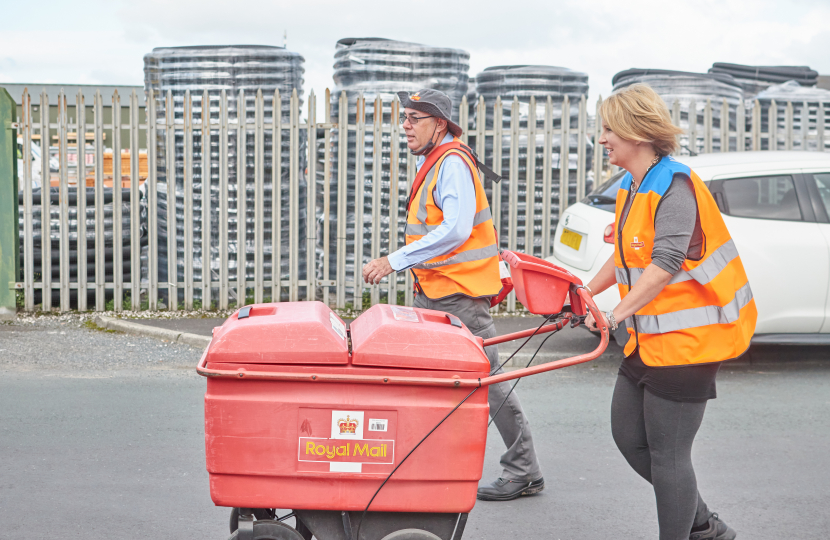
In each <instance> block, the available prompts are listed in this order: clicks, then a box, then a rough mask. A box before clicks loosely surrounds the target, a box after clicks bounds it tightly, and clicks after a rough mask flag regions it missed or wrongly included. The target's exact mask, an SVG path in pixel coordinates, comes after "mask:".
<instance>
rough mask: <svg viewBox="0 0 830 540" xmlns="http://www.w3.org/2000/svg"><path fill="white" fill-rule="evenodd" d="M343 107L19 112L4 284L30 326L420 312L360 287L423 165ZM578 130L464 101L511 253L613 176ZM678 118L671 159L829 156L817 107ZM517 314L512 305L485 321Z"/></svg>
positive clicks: (545, 242)
mask: <svg viewBox="0 0 830 540" xmlns="http://www.w3.org/2000/svg"><path fill="white" fill-rule="evenodd" d="M351 97H352V101H353V102H354V100H356V105H357V106H356V108H355V107H354V106H352V107H351V109H350V106H349V96H347V95H346V94H345V93H342V94H341V95H340V96H339V99H338V100H337V101H335V102H332V100H331V96H330V93H329V91H328V90H327V91H326V94H325V100H324V104H325V105H324V107H325V110H324V111H323V114H322V115H321V118H318V111H317V100H316V98H315V96H314V93H313V92H312V93H311V95H310V96H309V99H308V102H307V104H306V105H305V107H303V106H302V102H301V99H300V97H299V96H298V95H297V92H296V91H295V92H293V93H292V95H290V96H282V95H280V93H279V92H276V93H274V94H273V95H268V96H264V95H263V94H262V92H257V93H256V95H254V96H251V95H245V94H244V93H242V92H240V93H239V95H233V96H231V95H227V94H226V93H225V92H224V91H223V92H221V93H219V92H216V93H209V92H207V91H205V92H203V93H199V94H193V95H191V93H190V92H186V93H185V94H184V95H183V96H178V97H177V96H174V95H173V94H172V93H167V94H166V95H148V96H147V100H146V107H144V108H142V107H139V101H138V98H137V96H136V94H135V93H133V94H132V95H130V96H128V97H127V98H126V99H125V102H126V103H125V104H122V103H121V97H120V96H119V95H118V94H117V93H116V94H114V95H113V98H112V103H111V104H109V103H108V104H107V106H109V105H111V113H110V114H109V115H108V118H105V111H104V103H103V100H102V98H101V94H100V93H96V95H95V98H94V100H93V101H94V102H93V103H91V104H88V103H85V102H84V96H83V95H82V94H80V93H79V95H78V96H75V97H74V99H72V103H71V104H70V98H69V97H68V96H66V95H64V94H63V93H61V94H60V96H59V97H58V104H57V111H58V114H57V118H56V120H55V121H53V120H52V119H50V116H49V113H48V111H49V110H50V104H49V103H48V97H47V95H46V94H45V93H44V94H42V95H41V96H40V99H39V103H37V104H35V105H33V103H32V96H31V95H30V94H28V92H24V95H23V98H22V113H21V118H20V122H19V124H18V125H17V126H18V128H19V133H20V146H21V148H22V150H21V158H22V164H23V166H22V167H21V168H20V170H19V176H20V193H19V205H20V210H21V212H20V238H21V255H22V257H21V261H22V272H21V274H22V275H21V278H20V279H21V281H19V282H16V283H14V284H13V285H14V287H15V288H17V289H19V290H21V291H22V293H23V306H24V309H25V310H26V311H34V310H36V309H38V308H40V309H43V310H49V309H55V308H58V309H60V310H61V311H67V310H72V309H78V310H82V311H85V310H95V311H104V310H110V309H112V310H116V311H120V310H131V311H138V310H156V309H160V308H166V309H171V310H176V309H188V310H189V309H193V308H199V307H201V308H207V309H211V308H214V309H226V308H229V307H233V306H237V307H238V306H241V305H244V304H246V303H251V302H255V303H258V302H263V301H274V302H277V301H296V300H321V301H323V302H325V303H327V304H329V305H331V306H333V307H337V308H341V309H357V310H360V309H363V308H364V307H365V306H367V305H370V304H374V303H377V302H391V303H400V304H406V305H411V303H412V282H411V274H409V273H400V274H397V275H396V274H393V275H392V276H390V277H389V278H387V279H385V280H384V281H383V282H382V283H381V284H380V285H376V286H366V285H365V284H364V283H363V282H362V279H361V268H362V265H363V264H364V263H365V262H366V261H368V260H369V259H372V258H376V257H379V256H382V255H384V254H387V253H390V252H392V251H394V250H396V249H398V248H399V247H401V246H402V245H403V242H404V237H403V231H404V228H405V222H406V216H405V212H406V209H405V201H406V195H407V194H408V190H409V186H410V184H411V182H412V180H413V179H414V177H415V171H416V166H415V165H416V161H415V160H416V158H415V157H414V156H412V155H411V154H410V153H409V152H408V151H407V149H406V144H405V135H404V133H403V129H402V127H401V125H400V124H399V122H398V120H397V119H398V116H399V113H400V103H399V101H398V100H397V98H395V99H394V100H393V101H387V102H384V101H383V100H382V99H381V98H380V97H378V98H376V99H375V100H374V102H372V101H367V100H365V99H364V98H363V97H362V96H351ZM268 104H270V105H271V106H267V105H268ZM274 104H279V105H280V106H274ZM599 104H600V102H597V104H596V110H598V108H599ZM587 110H588V106H587V103H586V100H585V98H584V97H582V98H581V99H580V100H578V101H574V102H569V100H568V99H567V97H566V98H565V99H564V101H563V102H556V103H554V102H553V101H552V100H551V98H547V99H546V100H539V101H537V100H536V99H535V98H532V99H531V100H530V101H529V102H522V103H520V102H519V101H518V100H517V99H514V100H513V101H506V102H504V103H502V101H501V99H500V98H499V99H497V100H496V101H495V102H494V103H485V102H484V99H483V98H481V99H480V100H479V101H478V102H477V103H474V104H472V106H470V104H468V103H467V101H466V99H464V100H463V101H462V103H461V105H460V108H459V124H460V125H462V126H469V128H468V129H467V130H465V133H464V135H463V136H462V140H463V141H464V142H465V143H467V144H469V145H470V146H471V147H472V148H473V149H474V150H475V151H476V152H477V153H478V155H479V157H480V158H481V159H482V161H484V162H485V163H487V164H488V165H490V166H492V167H493V168H494V169H495V170H497V171H500V172H501V173H502V174H503V176H504V180H503V181H502V182H501V183H500V184H491V182H489V181H488V182H486V184H485V186H484V187H485V190H486V192H487V194H488V197H489V198H490V201H491V208H492V213H493V219H494V223H495V224H496V226H497V229H498V232H499V238H500V246H501V247H502V248H505V249H519V250H521V251H525V252H528V253H532V254H534V255H536V256H540V257H547V256H549V255H551V254H552V251H553V250H552V242H553V237H554V234H553V232H554V230H555V227H556V224H557V222H558V220H559V217H560V216H561V214H562V212H563V211H564V210H565V208H566V207H567V206H568V205H569V204H573V203H574V202H575V201H579V200H581V199H582V198H583V197H584V196H585V194H586V191H589V190H590V187H591V186H592V185H593V183H595V182H597V181H599V182H601V181H603V180H604V179H606V178H608V176H609V175H610V174H611V172H612V171H611V170H609V168H608V167H607V164H606V163H605V162H604V161H603V154H602V152H601V151H598V150H595V149H594V148H593V141H596V140H597V138H598V136H599V129H600V127H601V122H598V121H595V120H594V118H595V117H591V118H589V115H588V113H587ZM124 111H126V112H127V115H126V116H127V118H128V121H126V122H124V121H123V118H124V115H123V113H124ZM350 111H352V112H350ZM353 111H356V113H354V112H353ZM689 111H693V113H692V114H690V113H689ZM671 113H672V120H673V122H674V123H675V124H677V125H680V126H681V127H683V128H684V134H683V135H681V136H680V142H681V144H682V145H683V148H684V150H682V151H681V153H687V154H688V153H690V152H691V153H700V152H713V151H715V152H717V151H721V152H728V151H744V150H784V149H803V150H819V151H824V150H825V149H826V146H827V142H826V141H825V130H824V127H825V125H824V124H825V110H824V105H823V104H808V103H790V102H788V103H782V104H777V103H775V102H771V103H767V104H761V103H759V102H757V101H756V102H755V103H753V104H750V106H749V107H746V106H744V105H743V104H739V105H737V106H734V105H728V104H727V103H726V102H725V101H724V102H723V103H712V102H709V101H707V102H706V103H694V102H692V103H690V104H689V105H688V106H685V107H681V105H680V103H678V102H675V103H674V106H673V108H672V109H671ZM690 120H692V121H690ZM38 140H39V141H40V148H41V149H43V151H42V157H41V160H40V162H39V166H40V170H39V171H37V170H33V163H36V161H33V158H32V152H33V149H36V148H37V141H38ZM33 141H34V142H35V144H34V145H33V144H32V143H33ZM47 141H48V143H49V144H47ZM141 141H146V142H145V144H144V146H145V147H144V148H141V147H140V146H141ZM52 142H54V144H52ZM47 146H48V147H49V149H50V151H49V152H47V151H46V148H47ZM50 156H52V157H53V158H54V159H51V160H50ZM50 162H51V165H50ZM36 173H39V175H38V174H36ZM37 176H39V177H40V182H41V185H40V186H38V185H37V180H36V177H37ZM563 179H564V181H561V180H563ZM519 307H520V306H517V304H516V300H515V297H514V296H513V295H512V294H511V295H510V297H508V299H507V301H506V302H505V303H504V304H503V305H502V306H500V307H499V308H496V309H503V310H507V311H514V310H516V309H517V308H519Z"/></svg>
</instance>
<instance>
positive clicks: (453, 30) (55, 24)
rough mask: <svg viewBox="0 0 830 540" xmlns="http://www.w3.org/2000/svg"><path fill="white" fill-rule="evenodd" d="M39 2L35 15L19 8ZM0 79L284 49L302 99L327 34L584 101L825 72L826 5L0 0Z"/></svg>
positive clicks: (108, 81) (596, 0)
mask: <svg viewBox="0 0 830 540" xmlns="http://www.w3.org/2000/svg"><path fill="white" fill-rule="evenodd" d="M26 5H36V6H37V12H35V11H34V10H30V9H27V8H25V7H24V6H26ZM0 7H2V12H3V13H5V14H12V13H14V14H15V18H14V24H13V25H11V26H9V27H7V28H10V29H4V30H3V31H2V32H0V83H2V82H8V83H63V84H101V85H122V84H123V85H143V82H144V74H143V65H144V64H143V56H144V54H146V53H148V52H150V51H151V50H152V49H153V48H154V47H162V46H180V45H227V44H261V45H282V44H283V35H284V33H287V36H288V41H287V45H288V49H290V50H292V51H296V52H299V53H300V54H302V55H303V57H304V58H305V61H306V63H305V69H306V72H305V92H306V95H307V94H308V92H309V90H310V89H312V88H313V89H314V90H315V92H316V93H317V95H318V96H319V95H321V94H323V93H324V92H325V88H326V87H329V88H332V89H333V87H334V83H333V81H332V64H333V59H334V50H335V44H336V42H337V40H339V39H341V38H344V37H385V38H390V39H399V40H403V41H412V42H417V43H423V44H427V45H432V46H438V47H454V48H460V49H464V50H466V51H469V53H470V75H471V76H474V75H475V74H476V73H478V72H480V71H482V70H483V69H484V68H486V67H488V66H494V65H505V64H545V65H555V66H563V67H567V68H571V69H575V70H578V71H583V72H586V73H587V74H588V75H589V84H590V94H589V100H591V101H595V100H596V99H597V98H598V97H599V96H600V95H608V94H609V93H610V92H611V78H612V77H613V75H614V74H615V73H617V72H618V71H622V70H624V69H628V68H631V67H640V68H661V69H675V70H683V71H697V72H705V71H706V70H707V69H708V68H709V67H711V65H712V63H713V62H731V63H740V64H752V65H808V66H810V67H812V68H813V69H815V70H817V71H818V72H819V73H822V74H830V54H828V53H827V51H830V24H828V22H830V1H828V0H823V1H820V0H787V1H786V2H784V1H777V2H776V1H771V0H717V1H714V0H695V1H686V0H682V1H673V2H672V1H666V0H626V1H622V0H590V1H585V0H558V1H557V0H554V1H551V0H545V1H528V2H522V1H515V2H507V3H505V2H494V1H492V0H478V1H477V2H465V1H459V0H455V1H454V2H450V1H447V0H444V1H433V0H419V1H410V2H382V1H378V0H364V1H359V2H355V1H343V0H339V1H334V0H301V1H296V0H294V1H286V0H268V1H264V0H234V1H232V2H228V1H218V0H199V1H192V0H139V1H124V0H108V1H106V2H105V1H100V0H76V1H74V2H68V1H65V0H64V1H57V0H40V1H39V2H37V3H36V4H26V3H23V2H19V1H18V0H14V1H12V0H0Z"/></svg>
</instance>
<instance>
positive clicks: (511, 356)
mask: <svg viewBox="0 0 830 540" xmlns="http://www.w3.org/2000/svg"><path fill="white" fill-rule="evenodd" d="M556 315H558V313H557V314H555V315H548V316H547V317H545V320H544V321H542V324H540V325H539V326H538V328H536V330H534V331H533V333H532V334H530V335H529V336H528V337H527V339H526V340H524V343H522V344H521V345H519V348H518V349H516V350H515V351H513V354H511V355H510V356H508V357H507V360H505V361H504V362H502V363H501V364H500V365H499V367H497V368H495V369H493V370H492V371H490V375H495V374H496V373H498V371H499V370H500V369H501V368H503V367H504V365H505V364H506V363H508V362H509V361H510V359H511V358H513V357H514V356H516V354H517V353H518V352H519V351H521V350H522V348H523V347H524V346H525V345H527V342H528V341H530V340H531V339H533V336H535V335H536V334H537V333H538V332H539V330H541V329H542V327H543V326H545V323H548V322H550V320H551V318H552V317H556ZM492 346H493V347H495V345H492Z"/></svg>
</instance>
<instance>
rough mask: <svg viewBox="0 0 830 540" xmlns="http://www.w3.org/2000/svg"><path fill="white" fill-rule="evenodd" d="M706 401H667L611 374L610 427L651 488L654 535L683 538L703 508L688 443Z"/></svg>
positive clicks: (703, 517)
mask: <svg viewBox="0 0 830 540" xmlns="http://www.w3.org/2000/svg"><path fill="white" fill-rule="evenodd" d="M705 410H706V402H705V401H704V402H701V403H688V402H678V401H670V400H667V399H663V398H660V397H657V396H655V395H654V394H652V393H650V392H648V391H647V390H644V389H643V388H641V387H639V386H638V385H637V384H636V383H635V382H634V381H632V380H631V379H629V378H628V377H626V376H624V375H618V376H617V385H616V386H615V387H614V398H613V400H612V402H611V432H612V434H613V435H614V442H616V443H617V448H619V449H620V452H622V454H623V456H625V459H626V460H627V461H628V464H629V465H631V467H632V468H633V469H634V470H635V471H637V474H639V475H640V476H642V477H643V478H645V479H646V480H648V482H649V483H650V484H651V485H652V486H653V487H654V495H655V498H656V499H657V521H658V523H659V525H660V540H688V538H689V533H690V531H691V529H692V527H693V526H697V525H702V524H704V523H706V522H707V520H708V519H709V516H710V515H711V514H710V513H709V509H708V508H707V506H706V503H705V502H703V499H702V498H701V497H700V494H699V493H698V491H697V480H696V479H695V471H694V468H693V467H692V442H694V439H695V435H696V434H697V430H698V428H700V422H701V421H702V420H703V413H704V411H705Z"/></svg>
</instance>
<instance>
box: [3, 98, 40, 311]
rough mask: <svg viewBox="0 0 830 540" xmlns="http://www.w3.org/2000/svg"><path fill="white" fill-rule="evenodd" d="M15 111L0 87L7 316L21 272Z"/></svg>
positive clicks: (4, 269)
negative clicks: (13, 124)
mask: <svg viewBox="0 0 830 540" xmlns="http://www.w3.org/2000/svg"><path fill="white" fill-rule="evenodd" d="M16 113H17V106H16V104H15V102H14V100H13V99H12V97H11V96H10V95H9V93H8V92H7V91H6V89H5V88H0V319H6V320H8V319H14V318H15V314H16V313H17V301H16V299H17V293H16V291H15V288H14V284H15V283H16V282H17V279H18V277H19V276H20V246H19V240H18V235H19V234H20V233H19V231H18V228H19V225H18V220H17V214H18V209H17V129H15V128H14V127H12V123H13V122H14V121H15V114H16ZM47 159H48V158H47Z"/></svg>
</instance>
